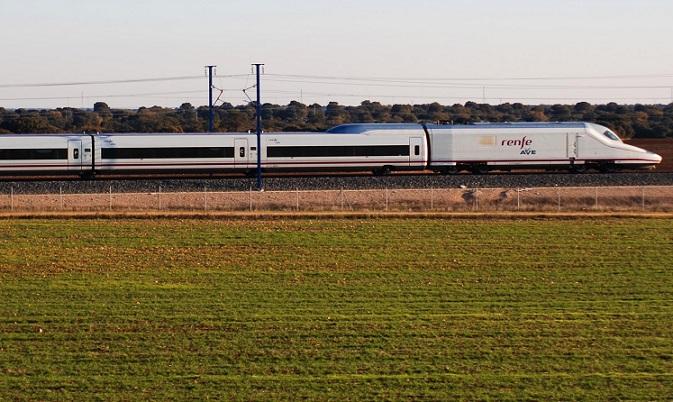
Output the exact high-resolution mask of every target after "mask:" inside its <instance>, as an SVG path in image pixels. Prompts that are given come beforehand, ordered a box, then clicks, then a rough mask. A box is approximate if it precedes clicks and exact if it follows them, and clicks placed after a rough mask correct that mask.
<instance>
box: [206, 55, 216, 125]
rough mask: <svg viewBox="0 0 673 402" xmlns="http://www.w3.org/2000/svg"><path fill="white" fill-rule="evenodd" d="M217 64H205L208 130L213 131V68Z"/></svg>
mask: <svg viewBox="0 0 673 402" xmlns="http://www.w3.org/2000/svg"><path fill="white" fill-rule="evenodd" d="M215 67H217V66H206V68H207V69H208V132H209V133H212V132H213V119H214V117H215V115H214V114H213V69H214V68H215Z"/></svg>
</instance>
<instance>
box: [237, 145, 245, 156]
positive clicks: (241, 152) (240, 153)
mask: <svg viewBox="0 0 673 402" xmlns="http://www.w3.org/2000/svg"><path fill="white" fill-rule="evenodd" d="M238 156H240V157H241V158H243V157H244V156H245V148H244V147H241V148H240V149H239V150H238Z"/></svg>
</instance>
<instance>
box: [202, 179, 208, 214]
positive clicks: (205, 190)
mask: <svg viewBox="0 0 673 402" xmlns="http://www.w3.org/2000/svg"><path fill="white" fill-rule="evenodd" d="M203 210H204V211H207V210H208V188H207V187H206V185H205V184H204V185H203Z"/></svg>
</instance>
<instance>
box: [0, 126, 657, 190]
mask: <svg viewBox="0 0 673 402" xmlns="http://www.w3.org/2000/svg"><path fill="white" fill-rule="evenodd" d="M256 144H257V141H256V135H255V134H254V133H207V134H206V133H181V134H173V133H153V134H140V133H138V134H133V133H129V134H5V135H0V175H5V176H10V175H11V176H14V175H33V176H39V175H54V174H66V175H78V176H81V177H82V178H89V179H90V178H94V177H95V176H96V175H124V174H151V173H180V174H185V173H224V172H233V173H251V172H254V170H255V169H256V167H257V152H261V165H262V168H263V169H264V171H289V172H307V171H308V172H310V171H346V170H355V171H365V170H366V171H372V172H374V173H376V174H387V173H390V172H392V171H401V170H415V171H424V170H431V171H434V172H439V173H457V172H461V171H468V172H472V173H487V172H489V171H511V170H514V169H530V168H534V169H545V170H550V169H559V170H561V169H562V170H570V171H573V172H584V171H586V170H589V169H592V170H598V171H614V170H625V169H636V168H652V167H654V166H656V165H657V164H658V163H660V162H661V159H662V158H661V156H659V155H657V154H654V153H652V152H648V151H646V150H644V149H641V148H637V147H634V146H631V145H627V144H624V143H623V142H622V141H621V140H620V138H619V137H618V136H617V135H616V134H615V133H614V132H613V131H612V130H610V129H608V128H607V127H604V126H601V125H598V124H593V123H585V122H567V123H484V124H468V125H448V124H415V123H399V124H398V123H392V124H391V123H375V124H344V125H340V126H336V127H333V128H331V129H329V130H327V131H326V132H323V133H314V132H300V133H296V132H295V133H285V132H283V133H274V132H265V133H263V134H262V137H261V150H258V149H257V146H256Z"/></svg>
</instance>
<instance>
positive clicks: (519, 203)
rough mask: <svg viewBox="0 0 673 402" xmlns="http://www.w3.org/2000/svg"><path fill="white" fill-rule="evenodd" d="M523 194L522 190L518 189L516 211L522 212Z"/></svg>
mask: <svg viewBox="0 0 673 402" xmlns="http://www.w3.org/2000/svg"><path fill="white" fill-rule="evenodd" d="M520 193H521V189H520V188H518V187H517V189H516V210H517V211H519V210H521V200H520V196H519V194H520Z"/></svg>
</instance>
